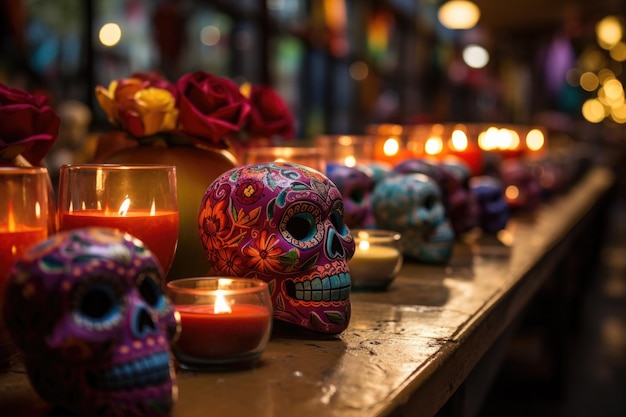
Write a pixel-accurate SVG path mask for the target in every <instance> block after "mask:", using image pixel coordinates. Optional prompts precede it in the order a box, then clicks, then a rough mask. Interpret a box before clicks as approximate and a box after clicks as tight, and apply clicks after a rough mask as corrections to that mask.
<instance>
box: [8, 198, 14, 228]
mask: <svg viewBox="0 0 626 417" xmlns="http://www.w3.org/2000/svg"><path fill="white" fill-rule="evenodd" d="M8 227H9V232H15V215H14V214H13V202H12V201H11V200H9V213H8Z"/></svg>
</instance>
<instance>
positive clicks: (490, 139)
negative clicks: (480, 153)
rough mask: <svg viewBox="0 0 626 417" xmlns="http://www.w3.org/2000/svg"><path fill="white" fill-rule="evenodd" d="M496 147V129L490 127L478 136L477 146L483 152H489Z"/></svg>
mask: <svg viewBox="0 0 626 417" xmlns="http://www.w3.org/2000/svg"><path fill="white" fill-rule="evenodd" d="M497 145H498V128H496V127H493V126H492V127H490V128H488V129H487V130H485V131H483V132H480V134H479V135H478V146H479V147H480V149H482V150H484V151H491V150H494V149H495V148H496V146H497Z"/></svg>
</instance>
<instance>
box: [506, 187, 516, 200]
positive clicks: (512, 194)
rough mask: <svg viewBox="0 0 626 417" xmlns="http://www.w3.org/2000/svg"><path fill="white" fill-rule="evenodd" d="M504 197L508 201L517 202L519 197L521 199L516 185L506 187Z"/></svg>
mask: <svg viewBox="0 0 626 417" xmlns="http://www.w3.org/2000/svg"><path fill="white" fill-rule="evenodd" d="M504 195H505V197H506V199H507V200H511V201H512V200H516V199H517V197H519V189H518V188H517V187H516V186H514V185H509V186H508V187H506V190H504Z"/></svg>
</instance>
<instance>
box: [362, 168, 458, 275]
mask: <svg viewBox="0 0 626 417" xmlns="http://www.w3.org/2000/svg"><path fill="white" fill-rule="evenodd" d="M372 208H373V211H374V217H375V218H376V226H377V227H379V228H381V229H390V230H395V231H397V232H400V233H401V234H402V239H401V245H402V251H403V253H404V255H405V256H406V257H408V258H412V259H414V260H417V261H420V262H425V263H436V264H440V263H445V262H447V261H448V260H449V259H450V256H451V255H452V247H453V243H454V238H455V236H454V231H453V230H452V227H451V225H450V222H449V221H448V218H447V217H446V213H445V208H444V206H443V203H442V201H441V196H440V191H439V187H438V186H437V183H436V182H435V180H433V179H432V178H430V177H427V176H426V175H424V174H406V175H394V176H390V177H388V178H385V179H384V180H383V181H381V182H380V183H378V184H377V185H376V187H375V188H374V192H373V194H372Z"/></svg>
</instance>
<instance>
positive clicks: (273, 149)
mask: <svg viewBox="0 0 626 417" xmlns="http://www.w3.org/2000/svg"><path fill="white" fill-rule="evenodd" d="M265 162H291V163H294V164H299V165H304V166H307V167H309V168H313V169H315V170H317V171H319V172H321V173H324V172H325V171H326V160H325V156H324V152H323V151H322V150H321V149H318V148H315V147H309V146H264V147H253V148H250V149H247V150H246V153H245V154H244V156H243V163H244V164H259V163H265Z"/></svg>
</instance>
